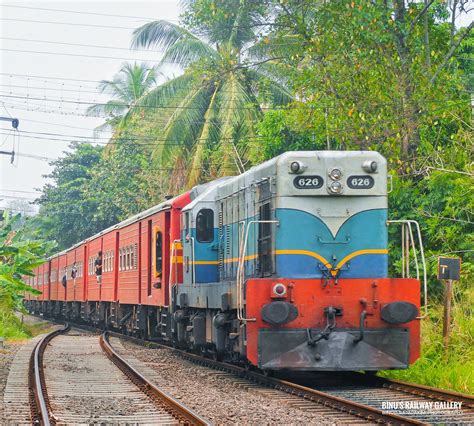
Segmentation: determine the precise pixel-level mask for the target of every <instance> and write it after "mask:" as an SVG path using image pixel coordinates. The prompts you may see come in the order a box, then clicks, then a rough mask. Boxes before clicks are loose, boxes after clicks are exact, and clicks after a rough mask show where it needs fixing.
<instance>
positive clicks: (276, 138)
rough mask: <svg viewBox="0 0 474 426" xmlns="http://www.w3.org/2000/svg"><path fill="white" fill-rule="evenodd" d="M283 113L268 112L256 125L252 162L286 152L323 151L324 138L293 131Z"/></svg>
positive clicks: (252, 144) (288, 119)
mask: <svg viewBox="0 0 474 426" xmlns="http://www.w3.org/2000/svg"><path fill="white" fill-rule="evenodd" d="M290 119H291V117H290V116H289V115H288V114H285V111H283V110H280V111H269V112H267V113H266V114H265V115H264V117H263V118H262V120H261V121H260V123H258V125H257V129H256V133H257V136H258V139H257V140H256V141H254V142H250V143H249V144H250V145H251V146H252V150H251V159H252V162H254V163H256V164H258V163H260V162H262V161H264V160H267V159H270V158H273V157H276V156H277V155H280V154H282V153H284V152H286V151H310V150H320V149H325V143H326V142H325V141H324V136H323V137H321V136H319V137H316V135H313V134H311V133H310V132H309V131H306V132H300V131H296V130H294V127H295V125H294V123H292V122H291V121H290Z"/></svg>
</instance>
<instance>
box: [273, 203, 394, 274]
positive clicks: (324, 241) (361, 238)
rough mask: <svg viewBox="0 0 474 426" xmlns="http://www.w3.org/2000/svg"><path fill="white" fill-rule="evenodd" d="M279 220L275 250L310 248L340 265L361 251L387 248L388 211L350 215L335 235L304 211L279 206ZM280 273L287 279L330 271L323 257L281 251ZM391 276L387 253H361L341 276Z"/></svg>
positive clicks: (278, 265) (334, 263)
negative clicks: (321, 258)
mask: <svg viewBox="0 0 474 426" xmlns="http://www.w3.org/2000/svg"><path fill="white" fill-rule="evenodd" d="M275 214H276V218H277V219H278V220H279V221H280V224H279V227H278V231H277V240H276V250H277V252H278V251H288V250H292V251H293V250H294V251H303V250H304V251H310V252H313V253H317V254H319V255H320V256H322V257H323V258H324V259H326V260H327V261H328V262H329V263H331V264H333V265H337V264H338V262H340V261H341V260H343V259H344V258H345V257H346V256H348V255H350V254H352V253H354V252H357V251H359V250H367V249H376V250H377V249H381V250H383V249H387V230H386V221H387V210H386V209H374V210H366V211H362V212H360V213H357V214H355V215H354V216H351V217H350V218H349V219H348V220H347V221H346V222H344V224H343V225H342V226H341V228H340V229H339V230H338V232H337V235H336V238H334V237H333V236H332V234H331V232H330V230H329V228H328V227H327V225H326V224H325V223H324V222H323V221H322V220H321V219H320V218H318V217H316V216H314V215H312V214H310V213H307V212H305V211H301V210H293V209H277V210H276V212H275ZM276 269H277V275H278V276H280V277H285V278H321V277H323V276H327V273H325V271H326V270H327V269H326V268H325V267H324V265H323V262H322V261H321V260H318V259H316V258H315V257H312V256H309V255H306V254H278V255H277V256H276ZM387 275H388V255H387V254H361V255H358V256H356V257H354V258H352V259H350V260H349V261H348V262H346V263H345V264H344V265H343V266H342V267H341V271H340V273H339V277H340V278H384V277H387Z"/></svg>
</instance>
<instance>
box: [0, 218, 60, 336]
mask: <svg viewBox="0 0 474 426" xmlns="http://www.w3.org/2000/svg"><path fill="white" fill-rule="evenodd" d="M18 221H19V216H14V217H9V216H4V218H3V222H2V224H1V225H0V336H4V337H14V336H17V335H18V333H19V334H20V335H21V333H22V331H21V327H20V324H19V322H18V319H17V318H16V317H15V314H14V313H15V311H22V310H23V306H22V301H23V296H24V294H25V293H26V292H29V293H31V294H35V295H37V294H40V293H39V292H38V291H37V290H35V289H33V288H31V287H30V286H28V285H27V284H26V283H25V282H24V281H23V277H25V276H32V275H33V274H32V270H33V269H34V268H35V267H37V266H39V265H41V264H42V263H43V262H44V254H45V252H46V251H47V250H48V249H51V246H52V245H51V244H46V243H43V242H40V241H32V240H29V239H27V238H25V233H24V231H23V229H22V228H18V227H17V225H18Z"/></svg>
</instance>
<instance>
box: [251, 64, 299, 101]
mask: <svg viewBox="0 0 474 426" xmlns="http://www.w3.org/2000/svg"><path fill="white" fill-rule="evenodd" d="M249 75H250V76H251V78H252V82H253V83H254V84H255V89H256V91H259V89H260V87H259V86H261V87H263V88H264V90H265V91H266V93H267V95H268V96H269V98H270V101H271V103H272V104H273V105H287V104H289V103H290V102H293V101H294V98H293V95H292V94H291V92H290V91H289V90H288V89H287V88H286V87H285V86H284V85H283V84H280V83H278V82H277V81H274V80H272V79H271V78H268V77H267V74H262V73H261V72H260V70H258V71H256V70H250V71H249Z"/></svg>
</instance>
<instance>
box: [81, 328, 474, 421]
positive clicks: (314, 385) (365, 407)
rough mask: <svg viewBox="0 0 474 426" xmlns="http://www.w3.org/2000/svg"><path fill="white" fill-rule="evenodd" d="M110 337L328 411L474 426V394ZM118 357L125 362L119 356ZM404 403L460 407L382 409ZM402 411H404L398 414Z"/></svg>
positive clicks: (372, 418) (371, 418) (369, 418)
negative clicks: (246, 363)
mask: <svg viewBox="0 0 474 426" xmlns="http://www.w3.org/2000/svg"><path fill="white" fill-rule="evenodd" d="M79 327H81V328H85V329H88V330H94V331H96V329H94V328H93V327H90V326H83V325H79ZM109 334H110V335H112V336H114V337H118V338H122V339H126V340H129V341H131V342H133V343H136V344H139V345H146V346H147V347H150V348H153V347H154V348H164V349H167V350H171V351H173V352H174V353H177V354H179V355H180V356H181V357H183V358H184V359H187V360H188V361H191V362H194V363H197V364H199V365H203V366H206V367H209V368H213V369H217V370H220V371H225V372H228V373H230V374H232V375H235V376H237V377H238V378H239V379H240V380H247V381H248V382H249V383H256V384H258V385H262V386H266V387H268V388H273V389H275V390H279V391H283V392H286V393H288V394H291V395H293V396H297V397H300V398H301V399H303V400H304V401H305V405H306V404H307V403H313V404H318V405H323V406H325V407H328V408H331V409H333V410H336V411H339V412H342V413H345V414H349V415H351V416H354V417H355V418H358V419H359V420H362V419H364V420H366V421H368V422H373V423H379V424H390V425H427V424H440V423H442V424H447V423H456V424H474V397H473V396H471V395H467V394H460V393H456V392H451V391H444V390H442V389H436V388H431V387H428V386H423V385H416V384H412V383H405V382H401V381H398V380H391V379H386V378H380V377H376V376H368V375H365V374H360V373H352V374H346V375H341V376H340V377H341V378H340V380H339V381H337V380H336V382H337V383H336V382H335V381H334V380H328V379H327V376H326V379H323V378H321V377H319V378H318V377H317V376H314V375H312V374H310V373H308V375H305V377H304V378H303V379H298V378H291V379H290V380H282V379H279V378H276V377H268V376H265V375H263V374H261V373H259V372H257V371H252V370H249V369H246V368H243V367H239V366H236V365H233V364H227V363H222V362H219V361H214V360H211V359H209V358H204V357H202V356H199V355H196V354H193V353H190V352H186V351H182V350H179V349H175V348H171V347H169V346H167V345H163V344H159V343H155V342H153V343H152V342H149V341H145V340H142V339H138V338H135V337H130V336H125V335H123V334H120V333H116V332H109ZM122 361H124V360H123V359H122ZM400 401H401V402H403V403H404V402H405V401H406V402H408V403H412V402H415V403H424V404H426V403H433V402H434V401H435V402H440V403H444V404H450V403H453V402H456V403H462V404H461V407H460V409H459V410H457V411H456V412H454V411H446V410H445V411H443V410H440V411H437V412H436V411H433V410H432V409H431V410H430V409H425V410H421V411H420V410H416V409H415V410H413V412H408V413H407V411H409V410H403V409H398V410H394V409H392V408H390V407H384V405H383V403H384V402H385V403H386V404H387V403H390V402H400ZM398 413H403V415H401V414H398Z"/></svg>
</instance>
